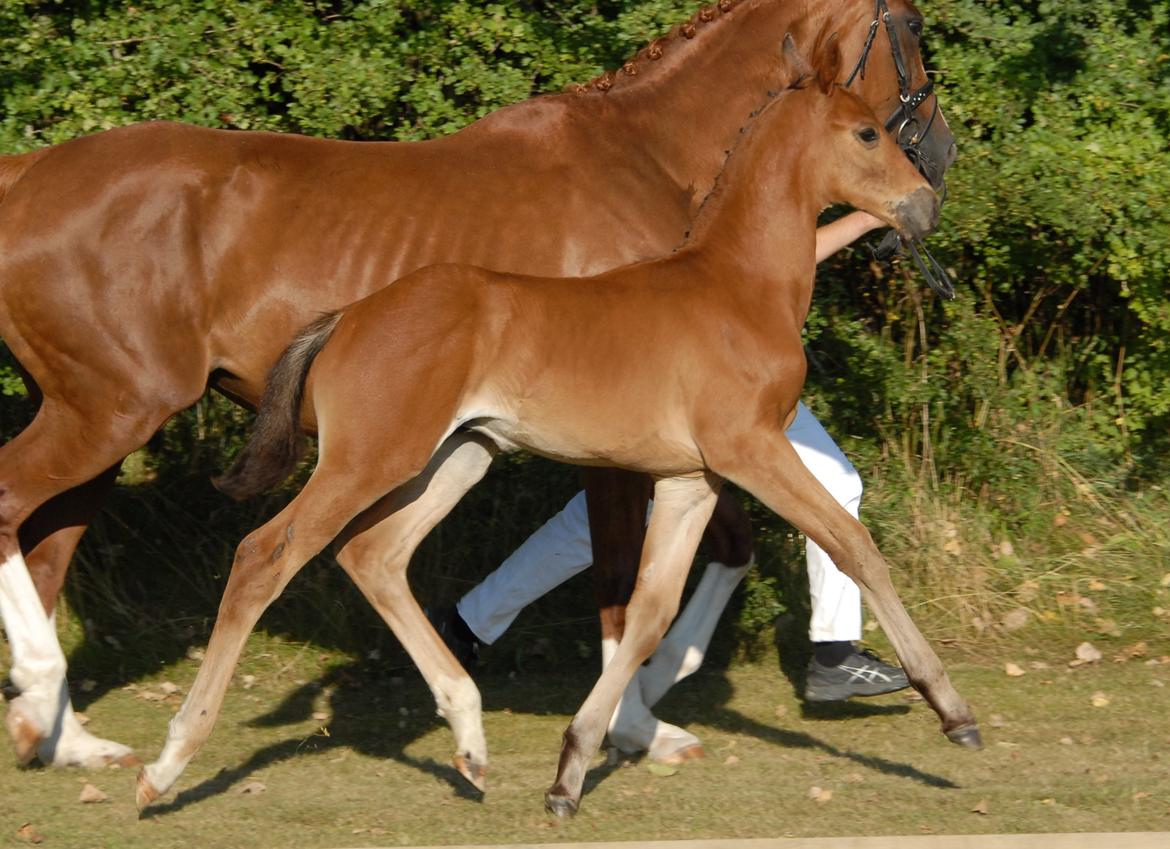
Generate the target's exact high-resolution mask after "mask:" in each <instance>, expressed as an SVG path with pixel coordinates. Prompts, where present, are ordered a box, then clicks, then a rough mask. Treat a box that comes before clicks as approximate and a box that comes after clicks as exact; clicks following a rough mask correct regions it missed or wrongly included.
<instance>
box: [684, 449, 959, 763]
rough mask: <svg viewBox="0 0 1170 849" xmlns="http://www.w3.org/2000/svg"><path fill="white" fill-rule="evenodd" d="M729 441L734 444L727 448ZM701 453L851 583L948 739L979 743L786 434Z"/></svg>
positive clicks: (883, 580) (862, 540)
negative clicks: (789, 525)
mask: <svg viewBox="0 0 1170 849" xmlns="http://www.w3.org/2000/svg"><path fill="white" fill-rule="evenodd" d="M728 445H734V446H736V447H735V449H734V450H732V451H727V450H726V446H728ZM708 449H710V450H708ZM704 451H705V453H706V455H707V456H708V459H709V461H710V463H711V467H712V468H713V469H716V470H717V471H718V472H719V474H721V475H724V476H726V477H727V478H728V479H729V480H733V481H735V482H736V483H738V484H739V485H740V486H742V487H744V488H745V489H747V490H748V491H749V492H751V493H752V494H753V495H755V496H756V497H757V498H759V499H760V500H761V501H762V502H764V504H766V505H767V506H768V508H769V509H770V510H774V511H775V512H776V513H777V514H779V515H780V516H782V517H783V518H784V519H787V520H788V521H789V522H791V523H792V524H793V525H795V526H796V527H797V528H799V529H800V530H801V531H803V532H804V533H805V534H807V535H808V536H809V537H810V538H811V539H812V540H813V541H814V542H816V543H817V544H818V545H819V546H821V548H823V549H825V551H826V552H827V553H828V554H829V557H830V558H832V560H833V562H834V563H835V564H837V566H838V568H839V569H840V570H841V571H842V572H844V573H845V574H846V575H848V576H849V577H850V578H852V579H853V580H854V581H856V582H857V584H858V585H859V586H860V587H861V591H862V594H863V595H864V597H865V600H866V602H867V603H868V604H869V607H870V609H871V610H872V611H873V612H874V614H875V615H876V616H877V619H878V622H879V623H880V624H881V626H882V628H883V630H884V631H885V632H886V636H888V637H889V639H890V642H891V643H892V644H893V646H894V650H895V651H896V652H897V654H898V659H899V660H900V661H901V662H902V667H903V668H904V669H905V670H906V675H907V676H908V677H909V678H910V682H911V683H912V684H913V685H914V687H915V689H917V690H918V691H919V692H920V693H922V695H923V696H924V697H925V698H926V700H927V702H929V703H930V705H931V707H933V708H934V710H935V712H936V713H937V714H938V715H939V717H940V718H941V719H942V727H943V731H944V732H945V733H946V735H947V737H948V738H950V739H951V740H952V741H953V742H956V743H960V744H962V745H966V746H972V747H978V746H979V744H980V741H979V731H978V729H977V726H976V724H975V717H974V715H973V714H972V712H971V708H970V707H969V706H968V704H967V702H966V701H964V700H963V698H962V696H960V695H959V694H958V692H957V691H956V690H955V688H954V686H953V685H952V684H951V681H950V678H948V677H947V673H946V670H945V669H944V668H943V665H942V662H941V661H940V660H939V659H938V655H936V654H935V653H934V650H933V649H931V647H930V645H929V644H928V643H927V642H926V640H925V639H924V638H923V636H922V634H921V632H920V631H919V630H918V628H917V626H916V625H915V624H914V622H913V621H912V620H911V619H910V616H909V614H907V613H906V609H905V607H903V605H902V601H901V599H899V598H898V593H897V591H896V590H895V589H894V585H893V584H892V583H891V582H890V567H889V565H888V564H887V563H886V561H885V560H884V559H883V558H882V556H881V553H880V552H879V551H878V550H877V547H876V546H875V545H874V543H873V539H872V538H871V537H870V535H869V532H868V531H867V530H866V529H865V527H864V526H863V525H862V524H861V523H860V522H859V521H857V520H856V519H854V518H853V517H852V516H850V515H849V513H848V512H847V511H846V510H845V508H844V507H842V506H841V505H840V504H838V503H837V501H836V499H834V498H833V497H832V496H831V495H830V494H829V493H828V491H827V490H826V489H825V488H824V486H822V485H821V483H820V482H819V481H818V480H817V479H816V478H815V477H814V476H813V474H812V472H810V471H809V470H808V467H807V466H805V465H804V463H802V462H801V460H800V457H799V456H798V455H797V453H796V450H795V449H794V448H793V447H792V443H790V442H789V441H788V438H787V437H786V436H784V435H783V434H782V433H779V432H764V433H753V434H726V433H724V434H720V438H719V440H718V441H717V444H716V445H715V446H708V445H706V444H705V445H704Z"/></svg>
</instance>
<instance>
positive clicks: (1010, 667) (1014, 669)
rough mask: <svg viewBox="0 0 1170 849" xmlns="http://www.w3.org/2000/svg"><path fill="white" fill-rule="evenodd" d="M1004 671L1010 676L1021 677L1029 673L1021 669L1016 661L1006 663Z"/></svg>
mask: <svg viewBox="0 0 1170 849" xmlns="http://www.w3.org/2000/svg"><path fill="white" fill-rule="evenodd" d="M1003 671H1004V672H1006V673H1007V674H1008V677H1009V678H1019V677H1020V676H1021V675H1027V673H1026V672H1024V670H1022V669H1020V667H1019V666H1017V665H1016V664H1014V663H1005V664H1004V665H1003Z"/></svg>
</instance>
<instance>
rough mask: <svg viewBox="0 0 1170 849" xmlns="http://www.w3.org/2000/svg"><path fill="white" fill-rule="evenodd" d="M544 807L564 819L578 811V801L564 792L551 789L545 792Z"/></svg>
mask: <svg viewBox="0 0 1170 849" xmlns="http://www.w3.org/2000/svg"><path fill="white" fill-rule="evenodd" d="M544 809H545V810H546V811H548V812H549V813H550V814H555V815H556V816H557V817H560V818H561V819H564V818H565V817H571V816H573V815H574V814H576V813H577V803H576V802H574V801H573V800H572V799H570V798H569V797H568V796H566V795H564V794H563V793H559V792H557V791H556V790H549V791H548V792H547V793H545V794H544Z"/></svg>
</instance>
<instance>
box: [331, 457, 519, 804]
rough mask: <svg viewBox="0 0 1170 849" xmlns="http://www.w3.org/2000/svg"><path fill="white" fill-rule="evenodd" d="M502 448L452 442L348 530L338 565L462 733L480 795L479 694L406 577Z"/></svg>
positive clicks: (468, 773) (462, 754) (462, 767)
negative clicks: (425, 540) (429, 538)
mask: <svg viewBox="0 0 1170 849" xmlns="http://www.w3.org/2000/svg"><path fill="white" fill-rule="evenodd" d="M495 453H496V448H495V446H494V445H493V444H492V443H490V442H488V441H486V440H482V439H481V438H479V437H477V436H474V435H470V434H458V435H455V436H452V437H450V438H449V439H447V441H446V442H444V443H443V445H442V446H440V448H439V450H438V451H437V452H436V453H435V456H434V457H433V458H432V459H431V462H430V464H429V465H428V466H427V468H426V470H425V471H424V472H423V473H422V474H421V475H419V476H418V477H416V478H415V479H414V480H412V481H410V482H409V483H407V484H405V485H404V486H401V487H399V488H398V489H397V490H395V491H394V492H392V493H391V494H389V495H387V496H386V497H385V498H383V499H382V500H381V501H379V502H378V503H377V504H375V505H374V506H373V507H371V508H370V509H369V510H367V511H366V512H365V513H363V514H362V515H361V516H360V517H359V518H358V519H357V520H355V521H354V522H353V524H351V525H350V527H348V528H346V530H345V532H344V534H343V535H342V538H341V542H342V545H341V549H340V551H339V552H338V554H337V560H338V562H339V563H340V564H341V565H342V567H343V568H344V569H345V571H346V572H347V573H348V574H349V576H350V577H351V578H353V581H354V583H355V584H357V586H358V588H359V589H360V590H361V591H362V593H363V594H364V595H365V597H366V598H367V599H368V600H369V602H370V604H372V605H373V606H374V609H375V610H377V611H378V613H379V614H380V615H381V617H382V619H384V620H385V622H386V624H387V625H389V626H390V630H392V631H393V632H394V635H395V636H396V637H397V638H398V641H399V642H400V643H402V647H403V648H404V649H406V651H407V653H408V654H409V655H410V657H411V659H412V660H413V661H414V663H415V665H416V666H417V667H418V669H419V671H420V672H421V673H422V676H423V678H424V679H426V682H427V686H429V687H430V689H431V693H432V694H433V695H434V697H435V703H436V705H437V706H438V711H439V715H440V716H442V717H444V718H445V719H446V720H447V722H448V723H449V724H450V725H451V731H452V732H453V733H454V735H455V747H456V748H455V758H454V763H455V767H456V769H458V770H459V772H460V773H461V774H462V775H463V777H464V778H466V779H467V780H468V781H469V782H471V783H472V784H473V785H474V786H475V787H476V788H478V789H479V790H481V791H482V790H483V789H484V779H485V775H486V773H487V741H486V739H485V738H484V733H483V717H482V713H481V702H480V695H479V690H478V689H477V688H476V686H475V682H473V681H472V680H471V676H470V675H468V674H467V671H466V670H465V669H464V668H463V666H462V665H461V664H460V663H459V661H457V660H456V659H455V657H454V655H452V654H451V651H450V650H449V649H448V648H447V646H446V644H445V643H444V642H443V640H442V639H441V638H440V637H439V635H438V634H436V633H435V630H434V628H433V627H432V626H431V624H430V622H429V621H428V620H427V618H426V615H425V614H424V613H423V611H422V608H420V607H419V605H418V602H417V601H416V600H415V597H414V595H413V593H411V591H410V585H409V584H408V583H407V580H406V569H407V566H408V565H409V564H410V558H411V555H413V554H414V550H415V549H416V548H417V547H418V545H419V543H420V542H422V540H423V538H424V537H425V536H426V535H427V534H428V533H430V531H431V529H432V528H434V527H435V525H437V524H438V523H439V521H440V520H442V518H443V517H444V516H446V515H447V514H448V513H449V512H450V511H451V508H453V507H454V506H455V505H456V504H457V503H458V501H459V499H460V498H462V497H463V495H464V493H466V492H467V491H468V490H469V489H471V487H473V486H474V485H475V484H476V483H478V482H479V480H480V479H481V478H482V477H483V476H484V473H485V472H487V470H488V466H490V465H491V461H492V457H493V456H495Z"/></svg>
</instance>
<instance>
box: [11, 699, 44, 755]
mask: <svg viewBox="0 0 1170 849" xmlns="http://www.w3.org/2000/svg"><path fill="white" fill-rule="evenodd" d="M4 724H5V725H7V726H8V734H9V736H10V737H11V738H12V746H13V748H14V749H16V762H17V763H18V764H20V765H21V766H28V765H29V764H31V763H32V762H33V761H34V760H35V759H36V757H37V750H38V749H39V748H40V746H41V740H42V739H43V738H42V737H41V732H40V729H39V728H38V727H37V726H36V724H35V723H34V722H32V720H30V719H29V718H28V717H26V716H25V715H24V711H22V710H21V709H20V704H19V702H18V701H13V702H12V703H11V704H9V705H8V716H6V717H5V722H4Z"/></svg>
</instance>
